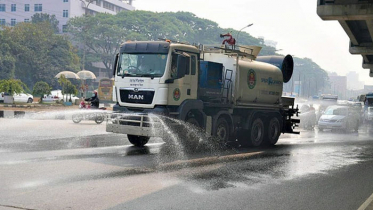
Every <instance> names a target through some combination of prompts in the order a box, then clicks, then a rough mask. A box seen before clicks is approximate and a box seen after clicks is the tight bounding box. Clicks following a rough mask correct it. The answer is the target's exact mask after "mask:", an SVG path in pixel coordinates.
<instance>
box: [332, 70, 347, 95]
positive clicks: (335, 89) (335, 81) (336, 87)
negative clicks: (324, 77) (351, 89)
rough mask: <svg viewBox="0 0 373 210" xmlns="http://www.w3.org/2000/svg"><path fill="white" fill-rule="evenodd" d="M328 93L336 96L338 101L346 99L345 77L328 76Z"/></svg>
mask: <svg viewBox="0 0 373 210" xmlns="http://www.w3.org/2000/svg"><path fill="white" fill-rule="evenodd" d="M329 81H330V93H331V94H333V95H338V98H339V99H346V97H347V95H346V93H347V77H346V76H333V75H329Z"/></svg>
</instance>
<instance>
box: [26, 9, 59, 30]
mask: <svg viewBox="0 0 373 210" xmlns="http://www.w3.org/2000/svg"><path fill="white" fill-rule="evenodd" d="M31 22H32V23H42V22H47V23H49V24H50V27H51V28H52V29H53V31H54V32H55V33H59V32H60V29H59V28H58V24H59V21H58V20H57V18H56V16H55V15H49V14H47V13H35V14H34V15H33V16H32V17H31Z"/></svg>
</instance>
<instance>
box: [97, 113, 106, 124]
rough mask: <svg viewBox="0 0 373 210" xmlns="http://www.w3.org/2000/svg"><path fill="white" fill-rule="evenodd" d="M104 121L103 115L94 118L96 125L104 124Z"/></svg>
mask: <svg viewBox="0 0 373 210" xmlns="http://www.w3.org/2000/svg"><path fill="white" fill-rule="evenodd" d="M104 120H105V116H104V115H103V114H97V115H96V117H95V122H96V123H97V124H101V123H102V122H104Z"/></svg>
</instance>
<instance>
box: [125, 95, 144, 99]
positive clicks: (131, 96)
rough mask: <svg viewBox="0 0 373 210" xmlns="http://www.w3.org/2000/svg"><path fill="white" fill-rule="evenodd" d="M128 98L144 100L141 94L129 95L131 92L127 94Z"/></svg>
mask: <svg viewBox="0 0 373 210" xmlns="http://www.w3.org/2000/svg"><path fill="white" fill-rule="evenodd" d="M128 99H136V100H144V96H143V95H131V94H128Z"/></svg>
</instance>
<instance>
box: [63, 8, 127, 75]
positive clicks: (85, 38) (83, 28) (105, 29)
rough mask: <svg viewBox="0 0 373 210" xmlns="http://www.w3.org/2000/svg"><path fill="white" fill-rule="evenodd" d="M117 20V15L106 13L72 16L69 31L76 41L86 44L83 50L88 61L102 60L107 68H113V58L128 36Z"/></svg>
mask: <svg viewBox="0 0 373 210" xmlns="http://www.w3.org/2000/svg"><path fill="white" fill-rule="evenodd" d="M116 21H117V18H116V16H113V15H109V14H106V13H99V14H96V15H95V16H83V17H78V18H72V19H70V21H69V28H68V31H69V32H70V33H71V34H72V37H73V39H74V41H75V42H77V43H83V44H84V46H83V49H82V50H83V51H84V52H83V54H84V56H86V54H87V57H89V59H88V61H100V62H102V63H103V64H104V65H105V68H107V69H111V68H112V62H113V58H114V56H115V54H116V53H117V52H118V51H119V47H120V44H121V43H122V42H123V41H124V40H125V36H126V33H125V30H124V29H123V28H121V27H119V26H118V24H117V23H115V22H116ZM83 60H84V61H83V62H85V61H87V59H83ZM82 66H83V67H84V64H83V65H82Z"/></svg>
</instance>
